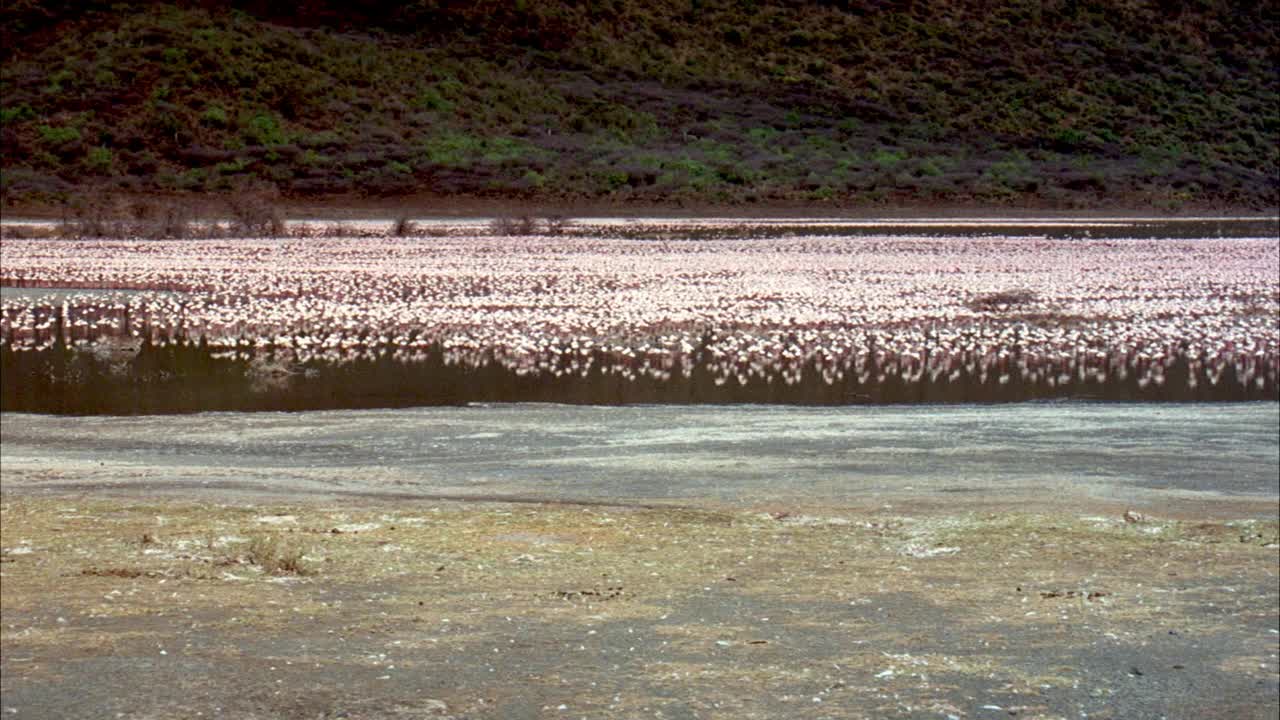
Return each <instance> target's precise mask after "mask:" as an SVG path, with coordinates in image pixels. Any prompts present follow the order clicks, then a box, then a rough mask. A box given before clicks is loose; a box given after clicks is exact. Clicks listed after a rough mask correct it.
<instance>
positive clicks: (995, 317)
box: [0, 232, 1280, 394]
mask: <svg viewBox="0 0 1280 720" xmlns="http://www.w3.org/2000/svg"><path fill="white" fill-rule="evenodd" d="M3 258H4V262H3V267H2V272H0V285H3V286H5V287H6V288H9V289H8V290H6V293H5V295H4V297H3V302H2V305H0V337H2V342H3V343H4V344H6V345H7V346H8V347H9V348H11V349H13V350H19V351H21V350H33V349H34V350H38V349H44V348H48V347H50V346H52V344H53V343H55V342H65V343H66V344H68V345H69V346H71V347H73V348H84V349H93V348H95V347H99V346H110V345H112V344H114V345H115V346H119V345H120V343H121V341H125V342H127V341H129V340H131V339H132V340H136V339H139V338H141V337H144V336H145V337H147V338H149V339H150V340H151V341H152V342H168V341H173V340H175V339H177V338H184V339H195V338H200V337H203V338H204V339H205V341H206V342H207V343H208V344H209V346H210V347H211V348H212V349H213V350H214V351H215V352H216V353H222V354H238V355H246V354H259V353H267V354H270V355H271V356H272V357H276V358H284V359H285V361H287V362H291V363H300V364H306V363H308V362H311V361H330V362H342V361H344V360H350V359H353V358H358V357H365V358H369V357H375V356H384V355H386V354H390V355H392V356H394V357H396V358H399V359H402V360H405V361H408V362H412V361H414V360H415V359H421V358H423V357H425V354H426V353H427V352H428V350H429V349H432V348H434V349H436V350H437V351H439V350H443V353H444V357H445V359H446V361H447V362H449V363H452V364H455V365H471V366H477V367H478V366H480V365H482V364H485V363H493V362H496V363H499V364H501V365H502V366H504V367H506V368H507V369H509V370H512V371H514V372H516V373H518V374H520V375H522V376H528V375H539V374H543V375H546V376H549V377H561V376H572V375H574V374H580V375H582V376H583V377H585V376H586V375H587V374H588V373H590V372H592V371H593V370H594V371H596V372H605V373H609V374H612V375H616V376H620V377H621V378H623V379H628V380H634V379H637V378H650V379H653V380H659V381H661V380H665V379H669V378H671V376H672V374H673V373H675V374H684V375H685V376H688V374H689V373H691V372H693V371H694V370H693V369H694V368H695V367H699V368H703V369H705V370H706V371H708V372H710V373H711V375H712V377H713V378H714V382H715V383H716V384H717V385H721V384H724V383H737V384H738V385H746V384H748V383H749V382H752V381H753V379H760V378H769V379H770V380H769V381H770V382H776V381H780V382H784V383H788V384H793V383H800V382H811V381H816V380H818V379H820V380H821V381H822V382H824V383H826V384H828V385H830V384H833V383H839V382H842V381H844V380H845V379H846V376H848V375H854V376H856V379H857V381H858V382H859V383H862V384H866V383H867V382H869V381H872V380H879V381H883V380H884V379H885V377H887V376H896V378H898V379H900V380H901V381H902V382H905V383H912V382H920V381H922V380H925V379H927V380H929V381H931V382H938V381H939V379H944V380H945V379H951V380H954V379H956V378H958V377H960V376H961V375H962V374H963V375H964V376H965V377H968V378H980V379H981V381H982V382H984V383H985V382H987V381H988V380H991V381H993V382H998V383H1005V382H1009V381H1010V380H1017V381H1022V382H1031V383H1040V384H1047V385H1048V386H1053V385H1054V384H1055V383H1060V382H1061V383H1066V382H1072V381H1076V380H1083V379H1086V378H1087V379H1088V380H1089V381H1091V382H1099V383H1103V382H1106V381H1108V380H1112V379H1116V380H1127V379H1128V378H1129V376H1131V375H1134V376H1136V381H1137V383H1138V384H1139V386H1143V387H1145V386H1147V385H1148V384H1155V385H1157V386H1158V385H1161V384H1163V383H1165V382H1166V376H1167V375H1170V372H1169V371H1170V368H1171V367H1172V366H1173V365H1174V364H1175V363H1182V367H1184V368H1189V369H1190V371H1191V372H1189V373H1181V374H1179V375H1178V377H1179V378H1185V379H1180V380H1179V381H1180V382H1187V383H1191V384H1193V385H1194V384H1195V383H1197V382H1206V381H1207V382H1209V383H1213V384H1216V383H1217V382H1218V381H1219V379H1221V378H1222V377H1224V375H1226V376H1228V377H1230V378H1231V379H1232V380H1231V381H1232V382H1235V383H1240V384H1241V385H1243V386H1249V384H1252V387H1253V388H1256V390H1257V391H1259V392H1262V393H1264V394H1275V389H1276V383H1277V373H1278V372H1280V328H1278V325H1277V323H1278V319H1280V240H1277V239H1276V238H1265V237H1263V238H1233V239H1217V238H1205V239H1193V240H1187V239H1171V238H1164V239H1160V238H1157V239H1105V240H1100V239H1067V240H1054V239H1047V238H1045V237H1035V236H1019V237H1000V236H993V237H941V236H926V235H915V236H890V235H883V236H876V235H867V236H862V237H847V236H838V235H803V236H798V237H769V238H759V237H757V238H750V239H742V238H738V239H733V238H728V239H683V240H682V239H670V238H664V236H662V235H661V234H659V233H654V234H653V235H652V236H651V237H628V238H618V237H607V236H606V235H605V234H603V233H601V234H597V235H591V234H587V235H583V234H573V235H568V236H556V237H549V236H518V237H493V236H487V235H484V234H482V233H478V232H477V233H467V232H451V233H443V232H442V233H438V234H436V235H435V236H432V237H412V238H398V237H389V236H384V237H370V236H368V235H367V234H365V235H364V236H361V237H351V238H332V237H307V238H299V237H294V238H286V239H216V240H174V241H152V240H137V241H130V240H105V239H81V240H65V239H6V241H5V243H4V253H3ZM13 288H18V290H14V289H13ZM59 338H61V339H59ZM1228 370H1229V371H1230V372H1228Z"/></svg>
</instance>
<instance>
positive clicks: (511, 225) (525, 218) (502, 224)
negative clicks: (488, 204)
mask: <svg viewBox="0 0 1280 720" xmlns="http://www.w3.org/2000/svg"><path fill="white" fill-rule="evenodd" d="M489 232H491V233H493V234H494V235H533V234H536V233H537V232H538V221H537V219H535V218H534V217H533V216H532V215H521V216H520V217H518V218H517V217H499V218H494V219H493V220H492V221H490V222H489Z"/></svg>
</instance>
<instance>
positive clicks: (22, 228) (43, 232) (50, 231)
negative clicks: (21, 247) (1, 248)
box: [0, 225, 61, 240]
mask: <svg viewBox="0 0 1280 720" xmlns="http://www.w3.org/2000/svg"><path fill="white" fill-rule="evenodd" d="M59 234H61V232H60V229H59V228H58V227H49V226H39V225H0V238H2V239H6V240H7V239H13V240H37V239H45V238H50V237H54V236H56V235H59Z"/></svg>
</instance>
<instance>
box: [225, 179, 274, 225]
mask: <svg viewBox="0 0 1280 720" xmlns="http://www.w3.org/2000/svg"><path fill="white" fill-rule="evenodd" d="M279 199H280V191H279V190H278V189H277V188H276V187H275V186H274V185H259V184H248V185H244V186H242V187H240V188H237V189H236V190H235V191H234V192H232V193H231V194H229V195H227V197H226V203H227V210H228V211H229V212H230V213H231V221H232V230H233V231H234V232H236V233H238V234H244V235H248V236H252V237H280V236H281V235H284V234H285V224H284V214H283V213H282V212H281V211H280V208H279V206H278V205H277V202H278V201H279Z"/></svg>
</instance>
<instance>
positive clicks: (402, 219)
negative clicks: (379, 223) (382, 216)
mask: <svg viewBox="0 0 1280 720" xmlns="http://www.w3.org/2000/svg"><path fill="white" fill-rule="evenodd" d="M417 233H418V226H417V224H415V223H414V222H413V220H412V219H411V218H410V217H409V216H408V215H398V216H396V219H395V222H393V223H392V224H391V234H392V235H394V236H395V237H409V236H410V235H416V234H417Z"/></svg>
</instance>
